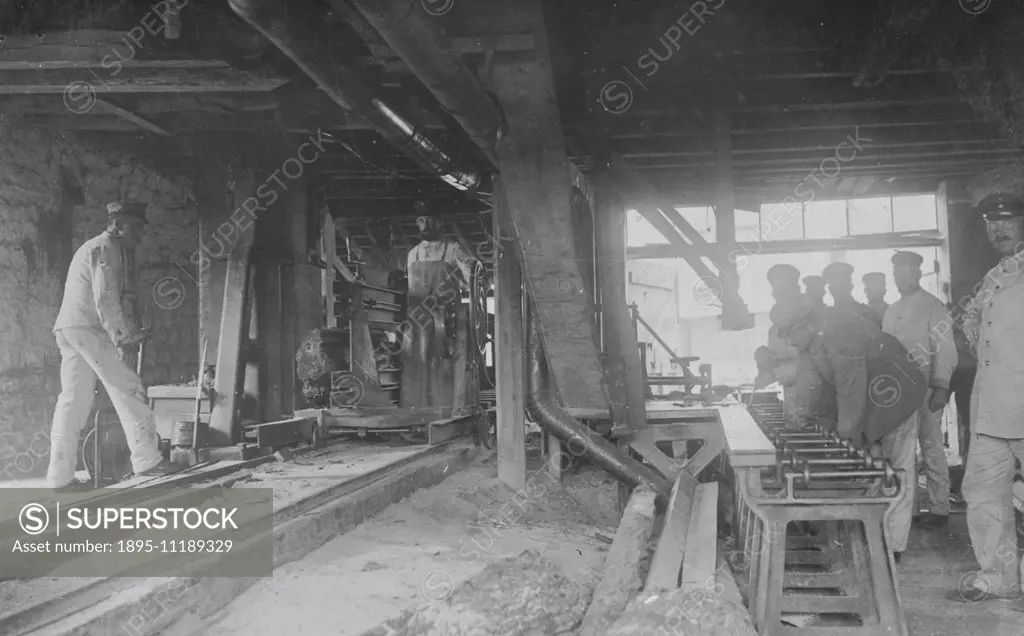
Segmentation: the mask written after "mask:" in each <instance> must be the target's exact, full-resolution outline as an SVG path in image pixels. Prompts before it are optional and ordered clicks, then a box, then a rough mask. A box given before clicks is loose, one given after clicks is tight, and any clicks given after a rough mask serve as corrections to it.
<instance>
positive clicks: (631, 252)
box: [626, 231, 945, 260]
mask: <svg viewBox="0 0 1024 636" xmlns="http://www.w3.org/2000/svg"><path fill="white" fill-rule="evenodd" d="M944 241H945V237H944V236H943V235H942V234H941V233H940V232H937V231H925V232H898V233H887V234H864V235H861V236H851V237H843V238H838V239H794V240H786V241H783V240H777V241H740V242H737V243H736V244H735V245H734V246H733V247H732V248H730V249H735V250H738V251H739V253H742V254H743V255H744V256H762V255H768V254H801V253H806V252H833V251H842V250H880V249H909V248H915V247H936V246H940V245H942V244H943V242H944ZM691 249H692V250H693V251H695V252H696V253H697V254H699V255H701V256H705V255H707V256H708V257H712V256H725V255H727V254H728V250H727V249H726V247H725V246H723V245H716V244H708V245H707V247H703V248H691ZM626 257H627V258H629V259H631V260H637V259H655V258H680V254H679V249H678V247H676V246H675V245H673V244H670V243H659V244H655V245H641V246H635V247H634V246H631V247H627V248H626Z"/></svg>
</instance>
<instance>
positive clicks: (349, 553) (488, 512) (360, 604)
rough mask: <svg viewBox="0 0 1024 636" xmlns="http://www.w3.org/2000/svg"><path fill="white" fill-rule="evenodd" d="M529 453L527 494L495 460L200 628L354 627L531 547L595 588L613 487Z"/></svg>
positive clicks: (240, 631) (348, 538)
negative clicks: (504, 477) (549, 468)
mask: <svg viewBox="0 0 1024 636" xmlns="http://www.w3.org/2000/svg"><path fill="white" fill-rule="evenodd" d="M539 463H540V460H539V458H531V466H530V467H531V469H532V470H531V471H530V475H529V477H528V479H529V480H530V483H529V484H528V488H527V491H525V492H520V493H516V492H515V491H513V490H512V489H510V488H508V487H507V486H505V485H504V484H502V483H501V482H499V481H498V479H497V465H496V462H495V459H494V456H493V455H492V456H491V457H489V458H487V459H485V460H483V461H481V462H480V463H478V464H476V465H474V466H472V467H470V468H468V469H466V470H464V471H461V472H459V473H458V474H456V475H453V476H452V477H450V478H448V479H447V480H446V481H445V482H443V483H442V484H440V485H438V486H435V487H433V488H429V489H425V490H422V491H419V492H417V493H416V494H414V495H413V496H412V497H410V498H408V499H406V500H404V501H401V502H399V503H397V504H394V505H392V506H391V507H390V508H389V509H388V510H386V511H384V512H383V513H381V514H380V515H377V516H376V517H374V518H372V519H370V520H369V521H366V522H364V523H363V524H361V525H360V526H358V527H357V528H356V529H354V530H353V531H352V532H349V533H347V534H345V535H344V536H340V537H337V538H335V539H333V540H332V541H331V542H329V543H327V544H326V545H325V546H323V547H322V548H320V549H319V550H317V551H315V552H313V553H312V554H310V555H308V556H307V557H306V558H305V559H303V560H301V561H299V562H296V563H293V564H289V565H286V566H284V567H282V568H279V569H278V570H277V572H276V573H275V575H274V577H273V579H268V580H265V581H262V582H260V583H258V584H257V585H256V586H255V587H253V588H251V589H250V590H249V591H247V592H246V593H245V594H243V595H242V596H241V597H239V598H238V599H237V600H236V601H235V602H234V603H232V605H230V606H229V607H228V608H226V609H225V610H223V611H222V612H221V613H220V614H219V615H217V616H214V617H212V619H211V620H210V621H208V624H207V625H206V626H205V628H204V629H203V633H204V634H207V635H208V636H233V635H238V636H242V635H244V636H262V635H264V634H265V635H267V636H271V635H274V636H277V635H278V634H282V633H288V634H313V635H319V634H331V635H332V636H345V635H354V634H361V633H362V632H364V631H365V630H367V629H370V628H373V627H375V626H377V625H379V624H380V623H382V622H384V621H386V620H388V619H389V618H392V617H394V616H395V615H397V614H399V613H401V612H402V610H404V609H406V608H407V607H410V606H415V605H418V604H420V603H423V602H426V601H437V600H443V599H444V598H445V597H446V596H447V595H448V594H450V593H451V591H452V589H453V588H454V587H455V586H457V585H459V584H461V583H462V582H463V581H465V580H466V579H468V578H470V577H473V576H475V575H477V574H479V573H480V572H481V571H482V570H483V569H484V567H486V566H487V565H488V564H490V563H494V562H496V561H499V560H500V559H503V558H506V557H509V556H515V555H518V554H520V553H521V552H523V551H524V550H527V549H533V550H536V551H538V552H539V553H540V555H541V556H543V557H544V558H546V559H548V560H550V561H552V562H553V563H555V564H557V565H558V566H560V567H561V568H562V569H563V570H564V572H565V574H566V575H567V577H568V578H570V579H573V580H579V581H588V582H592V583H591V585H594V584H596V571H597V568H599V567H600V565H601V563H602V561H603V559H604V554H605V552H607V549H608V545H609V543H610V542H611V539H612V537H613V536H614V534H615V529H616V526H617V525H618V517H619V515H618V508H617V497H618V494H617V485H616V482H615V481H614V480H612V479H611V478H610V477H608V476H607V473H605V472H603V471H601V470H598V469H595V468H592V467H589V466H585V467H583V468H582V469H581V471H580V472H579V474H572V475H566V477H565V479H564V482H563V484H562V485H559V484H558V483H557V482H555V481H553V480H552V479H551V478H550V477H549V476H548V475H547V473H546V471H543V470H541V471H538V470H536V469H537V467H538V466H539Z"/></svg>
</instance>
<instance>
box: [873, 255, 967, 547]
mask: <svg viewBox="0 0 1024 636" xmlns="http://www.w3.org/2000/svg"><path fill="white" fill-rule="evenodd" d="M923 261H924V259H923V258H922V257H921V255H920V254H916V253H914V252H897V253H896V254H895V255H893V257H892V265H893V280H895V281H896V288H897V289H898V290H899V292H900V295H901V298H900V299H899V300H897V301H896V302H895V303H894V304H893V305H892V306H891V307H889V310H888V311H887V312H886V313H885V320H884V321H883V323H882V329H883V330H884V331H885V332H886V333H888V334H892V335H893V336H895V337H896V339H897V340H899V341H900V343H901V344H902V345H903V346H904V347H906V349H907V352H908V355H909V356H910V358H911V360H912V361H913V362H914V364H916V365H917V367H918V368H919V369H920V370H921V373H922V374H923V375H924V377H925V380H926V382H927V386H928V396H927V398H926V400H925V403H924V404H923V405H922V406H921V408H919V409H918V410H917V412H916V413H914V414H912V415H911V416H910V417H909V418H908V419H907V421H906V422H904V423H903V424H902V425H901V426H900V427H899V428H898V429H896V430H895V431H894V432H892V433H891V434H889V435H887V436H886V437H885V439H883V440H882V452H883V453H884V454H885V457H886V458H887V459H889V461H891V462H892V465H893V467H894V468H896V469H902V470H906V471H907V474H908V475H915V476H916V475H917V443H918V440H920V442H921V454H922V456H923V458H924V464H925V474H926V475H927V478H928V500H929V506H928V509H929V512H928V514H927V515H926V516H925V517H924V518H923V520H922V521H923V523H922V526H923V527H924V528H942V527H945V525H946V523H947V522H948V521H949V466H948V465H947V464H946V449H945V445H944V444H943V437H942V421H941V414H942V410H943V409H944V408H946V403H947V402H949V380H950V377H951V376H952V375H953V369H955V368H956V360H957V354H956V345H955V344H954V342H953V320H952V319H951V318H950V316H949V313H948V312H947V311H946V307H945V305H943V304H942V301H941V300H939V299H938V298H936V297H935V296H933V295H931V294H929V293H928V292H926V291H925V290H923V289H921V263H922V262H923ZM907 486H908V489H909V491H910V494H909V495H908V497H907V498H905V499H901V501H900V502H898V503H897V504H896V505H894V506H893V508H892V510H891V511H890V513H889V516H888V518H887V526H888V527H887V531H888V533H889V542H890V544H891V545H890V547H891V548H892V550H893V552H896V553H898V554H899V553H902V552H903V551H904V550H906V548H907V539H908V537H909V536H910V525H911V520H912V517H913V513H914V512H915V510H914V508H915V506H914V503H915V501H916V489H917V480H916V479H911V480H909V483H908V484H907Z"/></svg>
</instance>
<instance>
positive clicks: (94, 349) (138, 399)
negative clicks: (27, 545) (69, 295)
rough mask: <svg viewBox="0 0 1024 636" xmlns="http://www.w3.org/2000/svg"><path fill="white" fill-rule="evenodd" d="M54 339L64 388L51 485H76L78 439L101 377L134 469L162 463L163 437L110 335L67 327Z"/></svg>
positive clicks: (49, 475) (139, 384) (54, 436)
mask: <svg viewBox="0 0 1024 636" xmlns="http://www.w3.org/2000/svg"><path fill="white" fill-rule="evenodd" d="M54 335H55V336H56V338H57V346H58V347H60V355H61V363H60V386H61V390H60V397H58V398H57V407H56V409H55V410H54V412H53V426H52V428H51V429H50V468H49V470H48V471H47V474H46V479H47V482H48V485H49V486H50V487H51V488H60V487H62V486H66V485H68V484H70V483H71V482H73V481H74V478H75V467H76V466H77V464H78V444H79V436H80V435H81V433H82V429H83V428H84V427H85V424H86V419H87V418H88V417H89V411H90V410H91V409H92V403H93V398H94V393H95V390H96V378H97V377H99V379H100V382H102V383H103V387H104V388H105V389H106V390H107V395H109V396H110V401H111V402H112V403H113V406H114V409H115V410H116V411H117V417H118V419H120V420H121V426H122V427H123V428H124V433H125V438H126V439H127V441H128V448H129V449H130V450H131V454H132V468H133V469H134V470H135V472H136V473H141V472H144V471H147V470H149V469H151V468H153V467H155V466H156V465H157V464H159V463H160V460H161V459H162V456H161V454H160V445H159V438H158V435H157V432H156V424H155V422H154V419H153V410H152V409H151V408H150V406H149V402H148V401H147V399H146V390H145V388H144V387H143V386H142V379H141V378H139V375H138V374H137V373H136V372H135V371H134V370H133V369H131V368H130V367H129V366H128V365H126V364H125V363H124V362H123V361H122V360H121V359H120V357H118V354H117V349H116V348H115V347H114V345H113V343H112V342H110V339H109V338H108V337H107V334H105V333H103V332H102V331H99V330H97V329H90V328H88V327H68V328H65V329H60V330H58V331H57V332H56V333H55V334H54Z"/></svg>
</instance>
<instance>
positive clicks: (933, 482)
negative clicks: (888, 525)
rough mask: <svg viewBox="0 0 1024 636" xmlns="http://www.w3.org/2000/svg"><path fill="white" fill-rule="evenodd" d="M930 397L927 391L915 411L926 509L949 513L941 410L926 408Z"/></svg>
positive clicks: (937, 512)
mask: <svg viewBox="0 0 1024 636" xmlns="http://www.w3.org/2000/svg"><path fill="white" fill-rule="evenodd" d="M930 399H931V392H930V391H929V393H928V396H927V398H926V399H925V402H924V406H922V407H921V408H920V409H918V411H917V415H918V423H919V424H918V433H917V438H918V440H919V441H920V442H921V459H922V460H923V461H924V474H925V477H926V478H927V480H928V511H929V512H931V513H932V514H936V515H949V463H948V462H947V461H946V445H945V443H944V442H943V439H942V411H939V412H937V413H932V412H931V411H930V410H929V409H928V400H930ZM915 475H916V473H915Z"/></svg>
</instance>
